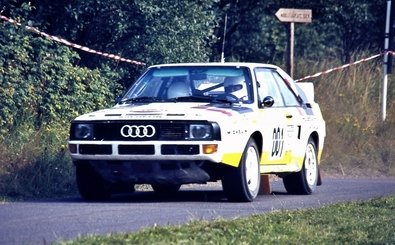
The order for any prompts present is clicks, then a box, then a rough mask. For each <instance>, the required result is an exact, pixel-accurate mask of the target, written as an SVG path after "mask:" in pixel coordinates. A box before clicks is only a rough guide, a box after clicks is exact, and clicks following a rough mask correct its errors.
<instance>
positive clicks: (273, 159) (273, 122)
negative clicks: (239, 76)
mask: <svg viewBox="0 0 395 245" xmlns="http://www.w3.org/2000/svg"><path fill="white" fill-rule="evenodd" d="M255 76H256V79H257V85H258V86H257V87H258V100H259V101H261V102H262V100H263V99H264V98H265V97H267V96H271V97H272V98H273V100H274V104H273V106H271V107H264V106H261V102H259V106H260V109H259V117H260V118H259V123H260V127H261V132H262V134H263V146H262V156H261V163H262V164H269V165H286V164H288V163H290V162H291V161H292V157H293V156H292V149H293V146H294V145H295V143H296V142H295V139H296V137H297V131H298V128H297V125H296V123H295V120H297V118H298V116H297V114H298V110H297V106H298V105H299V103H298V101H297V99H296V96H295V95H294V94H292V91H291V90H289V88H288V87H287V85H286V83H285V81H284V80H283V79H282V77H281V76H280V75H279V74H278V73H277V72H276V70H274V69H269V68H256V69H255ZM284 90H285V91H284ZM292 96H293V97H292Z"/></svg>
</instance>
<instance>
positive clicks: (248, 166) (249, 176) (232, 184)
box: [222, 139, 261, 202]
mask: <svg viewBox="0 0 395 245" xmlns="http://www.w3.org/2000/svg"><path fill="white" fill-rule="evenodd" d="M260 178H261V175H260V171H259V151H258V147H257V145H256V143H255V141H254V140H253V139H250V140H249V141H248V143H247V146H246V148H245V149H244V152H243V156H242V158H241V161H240V164H239V167H237V168H234V167H228V169H227V171H226V172H225V173H224V176H223V178H222V187H223V190H224V192H225V195H226V197H227V198H228V199H229V200H231V201H243V202H251V201H253V200H254V199H255V198H256V197H257V195H258V192H259V184H260Z"/></svg>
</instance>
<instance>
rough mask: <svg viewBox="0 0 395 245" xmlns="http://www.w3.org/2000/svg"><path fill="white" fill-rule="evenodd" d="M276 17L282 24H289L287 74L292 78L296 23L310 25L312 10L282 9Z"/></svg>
mask: <svg viewBox="0 0 395 245" xmlns="http://www.w3.org/2000/svg"><path fill="white" fill-rule="evenodd" d="M276 17H277V18H278V20H279V21H281V22H289V23H290V25H289V32H288V45H287V49H288V59H287V72H288V73H289V75H290V76H291V77H293V75H294V74H293V73H294V43H295V38H294V36H295V23H310V22H311V19H312V11H311V9H285V8H280V9H279V10H278V11H277V12H276Z"/></svg>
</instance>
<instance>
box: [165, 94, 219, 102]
mask: <svg viewBox="0 0 395 245" xmlns="http://www.w3.org/2000/svg"><path fill="white" fill-rule="evenodd" d="M212 100H213V98H212V97H209V96H199V95H190V96H181V97H175V98H170V99H167V100H166V101H171V102H211V101H212Z"/></svg>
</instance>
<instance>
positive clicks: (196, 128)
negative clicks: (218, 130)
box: [189, 124, 213, 140]
mask: <svg viewBox="0 0 395 245" xmlns="http://www.w3.org/2000/svg"><path fill="white" fill-rule="evenodd" d="M212 138H213V128H212V126H211V125H209V124H191V125H189V139H191V140H210V139H212Z"/></svg>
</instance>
